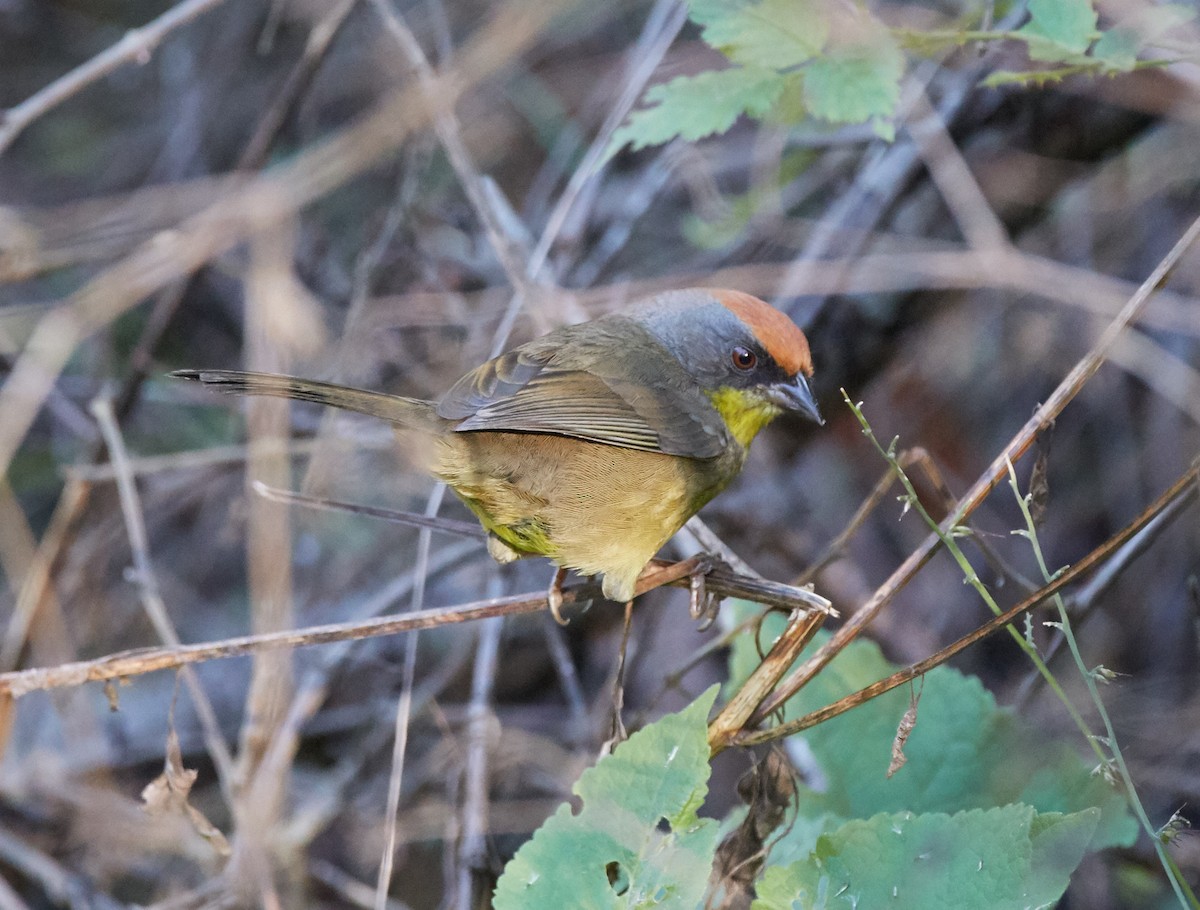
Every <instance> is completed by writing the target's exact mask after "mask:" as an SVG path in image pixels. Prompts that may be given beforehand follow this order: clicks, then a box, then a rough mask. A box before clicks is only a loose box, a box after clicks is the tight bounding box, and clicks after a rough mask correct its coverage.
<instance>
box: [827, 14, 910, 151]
mask: <svg viewBox="0 0 1200 910" xmlns="http://www.w3.org/2000/svg"><path fill="white" fill-rule="evenodd" d="M869 32H870V34H869V35H868V36H867V37H866V38H865V39H864V40H861V41H857V42H855V43H853V44H847V45H844V46H841V47H836V48H832V49H830V50H829V52H828V53H826V54H824V55H823V56H822V57H821V58H820V59H818V60H814V61H813V63H812V65H811V66H810V67H809V68H808V70H807V72H806V73H805V78H804V98H805V100H806V101H807V102H808V109H809V110H810V111H811V112H812V114H813V116H816V117H822V118H824V119H826V120H831V121H840V122H843V123H866V122H867V121H871V123H872V125H873V126H874V128H875V132H876V133H878V134H879V135H880V136H882V137H883V138H884V139H887V140H889V141H890V140H891V139H893V138H895V127H894V126H893V124H892V123H891V121H890V120H889V119H888V118H889V117H890V116H891V114H892V112H893V111H894V110H895V107H896V102H897V101H898V100H899V99H900V77H901V76H903V75H904V55H903V54H901V53H900V49H899V48H898V47H897V46H896V43H895V42H894V41H893V40H891V37H890V36H889V35H888V33H887V32H886V31H885V30H884V29H883V28H881V27H876V28H873V29H870V30H869Z"/></svg>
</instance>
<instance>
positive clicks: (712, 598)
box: [688, 563, 721, 632]
mask: <svg viewBox="0 0 1200 910" xmlns="http://www.w3.org/2000/svg"><path fill="white" fill-rule="evenodd" d="M710 568H711V565H710V564H708V563H702V564H701V565H698V566H697V567H696V569H695V571H694V572H692V574H691V575H690V576H689V578H688V598H689V599H688V612H689V613H690V614H691V616H692V619H695V620H697V624H696V631H698V632H704V631H706V630H707V629H708V628H709V627H710V626H712V624H713V623H714V622H716V620H717V611H718V610H719V609H720V607H721V595H720V594H717V593H715V592H711V591H709V590H708V587H707V586H706V585H705V583H704V580H705V578H706V577H707V575H708V571H709V569H710Z"/></svg>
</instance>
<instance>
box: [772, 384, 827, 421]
mask: <svg viewBox="0 0 1200 910" xmlns="http://www.w3.org/2000/svg"><path fill="white" fill-rule="evenodd" d="M767 394H768V395H769V396H770V398H771V400H772V401H773V402H775V403H776V404H777V405H779V406H780V407H781V408H783V409H784V410H785V411H795V412H796V413H798V414H803V415H804V416H805V417H808V418H809V419H810V420H813V421H815V422H816V423H817V424H818V425H819V426H824V425H825V421H824V420H822V419H821V411H820V409H818V408H817V399H816V398H815V397H814V396H813V393H812V389H811V388H810V387H809V385H808V380H807V379H805V378H804V377H803V376H797V377H796V378H795V379H794V380H792V381H791V382H781V383H778V384H776V385H773V386H771V387H770V388H769V389H767Z"/></svg>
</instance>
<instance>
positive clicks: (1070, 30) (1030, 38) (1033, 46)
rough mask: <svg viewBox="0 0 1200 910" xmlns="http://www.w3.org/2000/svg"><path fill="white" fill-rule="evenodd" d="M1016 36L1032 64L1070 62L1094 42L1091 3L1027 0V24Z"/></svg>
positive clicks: (1094, 30)
mask: <svg viewBox="0 0 1200 910" xmlns="http://www.w3.org/2000/svg"><path fill="white" fill-rule="evenodd" d="M1017 35H1018V36H1020V37H1021V38H1023V39H1024V40H1025V42H1026V43H1027V44H1028V46H1029V56H1030V57H1031V58H1033V59H1034V60H1047V61H1050V62H1052V63H1059V62H1063V61H1067V60H1071V59H1073V58H1074V56H1075V55H1077V54H1082V53H1084V51H1086V50H1087V49H1088V47H1089V46H1090V45H1091V43H1092V41H1094V40H1095V39H1096V11H1095V10H1094V9H1092V4H1091V0H1029V21H1028V22H1027V23H1026V24H1025V25H1024V26H1022V27H1021V28H1020V29H1018V30H1017Z"/></svg>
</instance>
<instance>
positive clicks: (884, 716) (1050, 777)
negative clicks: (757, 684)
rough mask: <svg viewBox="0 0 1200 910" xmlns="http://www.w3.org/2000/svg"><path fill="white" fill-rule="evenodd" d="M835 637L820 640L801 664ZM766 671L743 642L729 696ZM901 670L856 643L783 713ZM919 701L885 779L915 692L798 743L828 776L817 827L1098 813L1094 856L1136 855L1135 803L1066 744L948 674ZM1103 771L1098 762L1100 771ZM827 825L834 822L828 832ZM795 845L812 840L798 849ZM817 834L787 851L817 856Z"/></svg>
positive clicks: (930, 678) (815, 796)
mask: <svg viewBox="0 0 1200 910" xmlns="http://www.w3.org/2000/svg"><path fill="white" fill-rule="evenodd" d="M784 622H785V620H783V619H782V618H776V617H774V616H772V615H769V616H768V617H767V618H766V620H765V621H764V623H763V636H762V637H763V640H762V641H761V642H760V647H762V648H764V649H765V648H767V647H770V645H771V643H772V642H773V641H774V639H775V638H776V637H778V635H779V633H780V632H781V631H782V628H783V625H784ZM827 638H828V636H825V635H822V636H819V637H818V639H817V641H815V642H814V643H813V644H812V645H810V647H809V649H808V650H807V651H806V652H805V654H803V655H801V658H800V659H801V660H803V659H805V658H807V657H808V656H809V654H810V653H811V650H812V649H814V648H815V647H817V646H818V645H819V644H821V643H822V642H824V641H825V640H826V639H827ZM757 663H758V649H757V648H756V647H755V644H754V642H753V641H750V640H748V638H747V637H746V636H743V637H742V639H740V640H737V641H735V642H734V647H733V651H732V654H731V657H730V676H731V677H732V680H731V683H730V685H731V686H733V685H736V682H737V681H738V680H741V679H744V678H745V677H746V676H747V675H748V674H749V673H750V672H751V671H752V670H753V668H754V667H755V666H757ZM897 669H898V667H896V666H895V665H894V664H892V663H890V662H889V661H887V660H885V659H884V657H883V655H882V653H881V652H880V650H879V648H878V646H877V645H875V644H874V643H872V642H867V641H856V642H853V643H852V644H851V645H850V646H849V647H848V648H846V649H845V650H843V651H842V652H841V654H839V655H838V656H837V657H836V658H835V659H834V660H833V661H832V662H831V663H830V664H829V665H828V666H827V667H825V669H824V670H822V671H821V673H819V674H818V675H817V676H816V677H815V678H814V679H813V680H812V682H810V683H809V684H808V685H806V686H805V687H804V688H803V689H801V690H800V692H799V693H798V694H797V695H796V696H794V697H793V698H792V699H791V700H789V701H788V702H787V704H786V705H785V706H784V717H785V719H788V720H790V719H793V718H796V717H800V716H801V715H803V714H807V713H808V712H809V711H811V710H815V709H817V708H821V707H824V706H825V705H827V704H829V703H831V702H833V701H836V700H837V699H839V698H841V697H842V696H844V695H848V694H850V693H851V692H854V691H856V690H858V689H861V688H863V687H864V686H866V685H869V684H870V683H873V682H875V681H876V680H879V679H882V678H883V677H885V676H888V675H890V674H892V673H893V672H895V671H896V670H897ZM914 689H915V691H917V692H919V694H920V701H919V705H918V712H917V723H916V727H915V728H914V729H913V731H912V732H911V734H910V735H909V738H908V741H907V743H905V746H904V753H905V755H906V756H907V758H908V762H907V764H905V766H904V767H903V768H901V769H900V770H899V771H898V772H897V773H896V774H895V775H894V776H893V777H891V778H888V777H887V776H886V772H887V768H888V763H889V761H890V760H891V750H892V742H893V740H894V739H895V736H896V728H897V725H898V724H899V722H900V719H901V718H902V717H903V716H904V712H905V710H906V709H907V708H908V704H909V699H910V689H909V687H908V686H903V687H900V688H898V689H894V690H893V691H891V692H888V693H885V694H884V695H882V696H880V697H879V698H876V699H873V700H872V701H869V702H867V703H866V704H864V705H861V706H859V707H858V708H855V709H854V710H853V711H849V712H847V713H846V714H843V715H841V716H839V717H835V718H832V719H831V720H828V721H825V722H824V723H822V724H819V725H818V726H816V727H813V728H812V729H810V730H806V731H804V733H803V734H799V737H800V738H802V740H803V742H804V743H805V745H806V746H807V748H808V749H809V750H810V752H811V753H812V757H813V759H814V760H815V763H816V765H817V767H818V768H819V769H820V771H821V773H822V774H823V776H824V780H823V781H822V782H821V786H820V787H819V788H817V789H819V790H820V792H811V793H808V794H805V796H804V797H803V798H802V799H801V807H802V808H801V811H802V812H803V814H804V815H806V816H809V817H810V818H813V819H817V818H820V817H821V816H824V815H831V816H834V817H836V818H842V819H849V818H869V817H871V816H873V815H875V814H877V813H879V812H897V811H900V810H910V811H915V812H957V811H961V810H965V809H974V808H987V807H991V806H1000V805H1005V804H1007V803H1013V802H1023V803H1028V804H1030V805H1032V806H1034V807H1035V808H1036V809H1037V810H1038V811H1040V812H1048V811H1053V812H1075V811H1078V810H1081V809H1086V808H1090V807H1093V806H1095V807H1099V808H1100V810H1101V820H1100V823H1099V825H1098V826H1097V831H1096V843H1095V844H1094V845H1093V847H1094V848H1095V849H1099V848H1101V847H1105V846H1111V845H1114V844H1131V843H1132V842H1133V840H1134V839H1135V838H1136V836H1137V830H1138V829H1137V823H1136V822H1135V821H1134V819H1133V818H1132V816H1130V815H1129V812H1128V810H1127V809H1126V807H1125V801H1124V798H1123V797H1122V796H1121V794H1120V793H1118V792H1117V791H1116V790H1115V789H1113V788H1112V787H1110V786H1109V785H1108V784H1107V783H1106V782H1105V781H1104V780H1102V779H1101V778H1099V777H1097V776H1093V775H1092V773H1091V764H1089V763H1085V762H1084V761H1083V760H1082V759H1081V758H1080V757H1079V756H1078V754H1077V753H1076V751H1075V750H1074V749H1072V748H1071V747H1070V746H1069V745H1067V744H1066V743H1059V742H1053V741H1050V742H1047V741H1046V738H1045V736H1044V735H1040V734H1039V733H1038V732H1037V731H1035V730H1032V729H1028V728H1026V727H1025V726H1023V725H1022V723H1021V721H1020V718H1019V717H1018V716H1017V715H1016V714H1015V713H1014V712H1012V711H1011V710H1008V709H1005V708H1000V707H998V706H997V705H996V702H995V699H994V698H993V697H992V696H991V694H990V693H989V692H987V691H986V690H985V689H984V687H983V685H982V683H980V682H979V680H978V679H975V678H974V677H969V676H964V675H963V674H961V673H959V672H957V671H955V670H952V669H950V668H949V667H938V668H936V669H934V670H931V671H930V672H929V673H927V674H926V675H925V681H924V683H923V684H922V683H921V682H919V681H918V682H916V683H915V684H914ZM1093 763H1094V762H1093ZM826 824H827V822H826ZM792 837H797V838H802V840H801V841H800V842H798V843H788V839H789V838H792ZM813 837H814V834H813V831H812V828H811V826H809V827H805V826H797V827H796V828H795V829H794V831H793V832H789V834H788V835H786V836H785V837H784V839H783V841H781V843H780V845H779V846H778V847H777V849H779V850H785V851H787V852H788V855H791V856H795V855H799V854H801V853H803V852H804V851H806V850H810V849H812V846H813Z"/></svg>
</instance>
